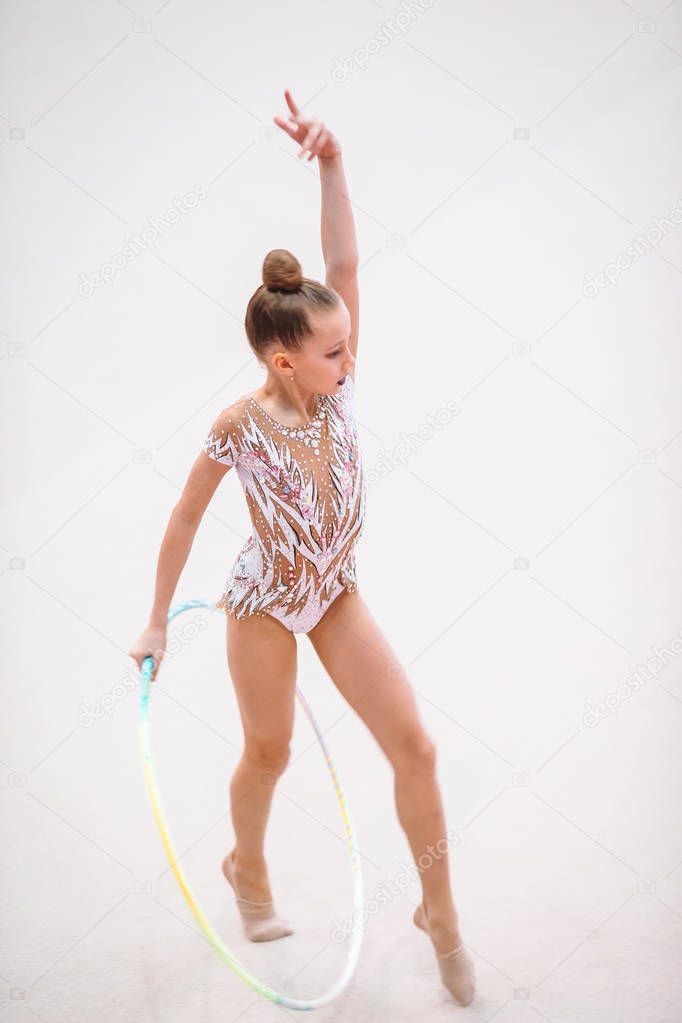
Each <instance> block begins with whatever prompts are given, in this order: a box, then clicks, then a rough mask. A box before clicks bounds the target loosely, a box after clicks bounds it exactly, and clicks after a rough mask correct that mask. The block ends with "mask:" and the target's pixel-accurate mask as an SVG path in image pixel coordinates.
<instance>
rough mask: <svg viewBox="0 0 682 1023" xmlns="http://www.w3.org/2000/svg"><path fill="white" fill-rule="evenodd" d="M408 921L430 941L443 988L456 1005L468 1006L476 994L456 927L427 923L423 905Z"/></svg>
mask: <svg viewBox="0 0 682 1023" xmlns="http://www.w3.org/2000/svg"><path fill="white" fill-rule="evenodd" d="M412 919H413V921H414V923H415V924H416V925H417V927H420V928H421V930H422V931H425V932H426V933H427V934H428V935H429V937H430V938H431V943H432V944H433V946H434V948H435V950H436V960H437V962H438V969H439V972H440V976H441V980H442V981H443V984H444V985H445V987H446V988H447V989H448V991H449V992H450V994H451V995H452V997H453V998H454V999H455V1001H456V1002H458V1004H459V1005H469V1004H470V1002H471V1001H472V999H473V997H474V993H475V991H476V975H475V971H474V964H473V961H472V959H471V956H470V955H469V953H468V952H467V949H466V946H465V945H464V942H463V941H462V938H461V936H460V934H459V928H458V926H457V923H456V922H455V924H454V927H453V926H447V925H443V924H440V923H438V922H437V921H436V920H431V919H430V918H429V917H428V915H427V912H426V907H425V905H424V903H423V902H422V903H421V904H420V905H419V906H417V908H416V909H415V911H414V916H413V917H412Z"/></svg>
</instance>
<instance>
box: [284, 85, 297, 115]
mask: <svg viewBox="0 0 682 1023" xmlns="http://www.w3.org/2000/svg"><path fill="white" fill-rule="evenodd" d="M284 96H285V97H286V101H287V104H288V106H289V110H291V112H292V114H298V112H299V110H298V107H297V106H296V104H295V103H294V97H293V96H292V95H291V93H290V92H289V90H288V89H285V90H284Z"/></svg>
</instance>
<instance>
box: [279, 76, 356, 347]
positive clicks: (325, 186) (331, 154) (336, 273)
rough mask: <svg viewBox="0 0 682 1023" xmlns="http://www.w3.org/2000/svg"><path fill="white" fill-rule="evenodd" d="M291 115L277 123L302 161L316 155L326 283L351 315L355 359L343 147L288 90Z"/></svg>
mask: <svg viewBox="0 0 682 1023" xmlns="http://www.w3.org/2000/svg"><path fill="white" fill-rule="evenodd" d="M284 95H285V97H286V101H287V104H288V106H289V109H290V110H291V116H290V117H288V119H287V120H286V121H283V120H282V119H281V118H279V117H275V118H274V120H275V123H276V124H278V125H279V127H280V128H282V130H283V131H286V133H287V135H289V136H290V137H291V138H292V139H294V141H295V142H298V144H299V145H300V147H301V148H300V150H299V152H298V154H297V155H298V156H299V158H300V157H302V156H303V155H304V154H305V153H306V151H308V152H309V154H310V155H309V156H308V160H309V161H310V160H312V159H313V157H315V156H317V159H318V163H319V168H320V184H321V189H322V212H321V237H322V255H323V258H324V265H325V273H326V276H325V283H326V285H327V286H328V287H329V288H333V289H334V291H336V292H338V294H339V295H340V296H341V298H342V299H343V301H344V302H345V303H346V307H347V309H348V312H349V314H350V321H351V335H350V340H349V344H348V347H349V348H350V350H351V352H352V353H353V355H354V356H357V349H358V328H359V305H360V303H359V291H358V245H357V239H356V237H355V221H354V219H353V207H352V205H351V201H350V197H349V195H348V185H347V182H346V175H345V172H344V168H343V159H342V155H341V146H340V145H339V142H338V140H337V139H336V138H335V137H334V135H332V133H331V131H330V130H329V128H327V127H326V125H325V123H324V121H319V120H316V119H314V118H312V117H309V116H308V115H305V114H302V113H301V111H300V110H299V108H298V107H297V106H296V104H295V103H294V100H293V97H292V95H291V93H290V92H289V90H288V89H287V90H285V92H284Z"/></svg>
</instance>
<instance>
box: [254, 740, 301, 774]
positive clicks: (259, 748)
mask: <svg viewBox="0 0 682 1023" xmlns="http://www.w3.org/2000/svg"><path fill="white" fill-rule="evenodd" d="M244 755H245V756H246V758H247V760H248V762H249V763H250V764H251V766H252V767H254V768H256V770H258V771H260V773H261V774H262V775H266V776H269V777H271V776H274V777H279V775H280V774H283V773H284V771H285V770H286V767H287V764H288V763H289V760H290V759H291V747H290V745H289V743H288V742H283V741H280V740H276V739H265V740H257V741H251V742H249V743H247V744H246V748H245V750H244Z"/></svg>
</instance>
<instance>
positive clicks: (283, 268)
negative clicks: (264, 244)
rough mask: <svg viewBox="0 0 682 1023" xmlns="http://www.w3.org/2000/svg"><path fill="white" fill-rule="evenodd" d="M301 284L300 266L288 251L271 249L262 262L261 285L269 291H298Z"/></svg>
mask: <svg viewBox="0 0 682 1023" xmlns="http://www.w3.org/2000/svg"><path fill="white" fill-rule="evenodd" d="M302 282H303V271H302V270H301V264H300V263H299V261H298V260H297V259H296V256H294V255H292V253H291V252H289V250H288V249H272V251H271V252H268V254H267V256H266V257H265V259H264V260H263V284H264V285H265V287H266V288H269V289H270V291H298V289H299V288H300V287H301V283H302Z"/></svg>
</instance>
